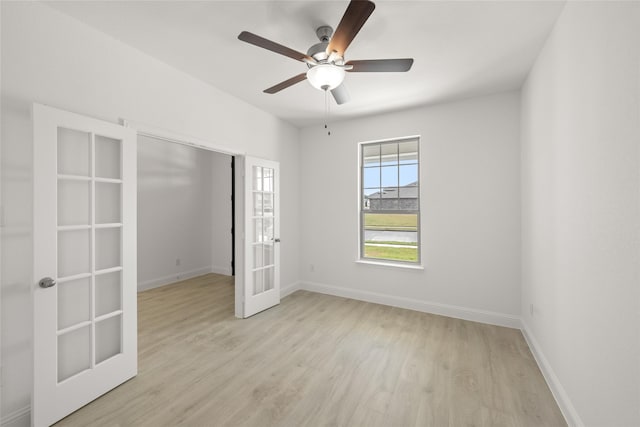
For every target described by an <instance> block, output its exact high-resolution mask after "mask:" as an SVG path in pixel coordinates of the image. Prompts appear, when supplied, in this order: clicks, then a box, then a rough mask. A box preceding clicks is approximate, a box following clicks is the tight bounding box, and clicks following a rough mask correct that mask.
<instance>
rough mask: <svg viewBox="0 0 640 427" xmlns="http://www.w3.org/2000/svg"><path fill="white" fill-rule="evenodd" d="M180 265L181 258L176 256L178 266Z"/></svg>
mask: <svg viewBox="0 0 640 427" xmlns="http://www.w3.org/2000/svg"><path fill="white" fill-rule="evenodd" d="M178 265H180V258H176V266H178Z"/></svg>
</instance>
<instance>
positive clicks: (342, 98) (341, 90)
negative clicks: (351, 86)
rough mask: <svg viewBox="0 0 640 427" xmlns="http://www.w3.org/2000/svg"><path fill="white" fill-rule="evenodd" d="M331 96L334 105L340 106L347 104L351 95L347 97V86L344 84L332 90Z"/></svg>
mask: <svg viewBox="0 0 640 427" xmlns="http://www.w3.org/2000/svg"><path fill="white" fill-rule="evenodd" d="M331 95H333V99H335V100H336V104H338V105H342V104H344V103H345V102H349V101H350V100H351V95H349V91H348V90H347V85H345V84H344V83H342V84H341V85H340V86H338V87H337V88H335V89H333V90H332V91H331Z"/></svg>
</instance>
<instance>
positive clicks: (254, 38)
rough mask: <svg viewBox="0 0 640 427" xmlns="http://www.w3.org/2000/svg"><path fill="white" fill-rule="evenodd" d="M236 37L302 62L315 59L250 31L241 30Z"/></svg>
mask: <svg viewBox="0 0 640 427" xmlns="http://www.w3.org/2000/svg"><path fill="white" fill-rule="evenodd" d="M238 39H239V40H242V41H243V42H247V43H250V44H252V45H254V46H258V47H261V48H263V49H267V50H270V51H271V52H275V53H279V54H280V55H284V56H288V57H289V58H293V59H295V60H297V61H302V62H309V61H310V62H312V63H315V62H316V61H315V60H314V59H313V58H312V57H310V56H309V55H306V54H304V53H302V52H298V51H297V50H293V49H291V48H288V47H286V46H283V45H281V44H278V43H276V42H272V41H271V40H267V39H265V38H264V37H260V36H258V35H256V34H253V33H250V32H248V31H243V32H241V33H240V34H239V35H238Z"/></svg>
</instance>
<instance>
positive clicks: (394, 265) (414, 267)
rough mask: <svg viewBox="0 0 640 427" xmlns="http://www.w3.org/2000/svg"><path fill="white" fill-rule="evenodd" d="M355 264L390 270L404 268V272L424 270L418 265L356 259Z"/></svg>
mask: <svg viewBox="0 0 640 427" xmlns="http://www.w3.org/2000/svg"><path fill="white" fill-rule="evenodd" d="M356 264H366V265H375V266H378V267H391V268H404V269H406V270H424V267H423V266H422V265H419V264H414V265H412V264H401V263H395V262H384V261H374V260H368V259H357V260H356Z"/></svg>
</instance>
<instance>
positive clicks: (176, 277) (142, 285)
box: [138, 267, 224, 292]
mask: <svg viewBox="0 0 640 427" xmlns="http://www.w3.org/2000/svg"><path fill="white" fill-rule="evenodd" d="M212 272H213V273H215V272H214V271H213V267H203V268H196V269H195V270H190V271H183V272H180V273H176V274H172V275H170V276H165V277H158V278H156V279H151V280H145V281H144V282H139V283H138V292H140V291H146V290H148V289H153V288H159V287H161V286H165V285H168V284H170V283H175V282H178V281H180V280H187V279H190V278H192V277H196V276H202V275H203V274H207V273H212ZM220 274H224V273H220Z"/></svg>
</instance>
